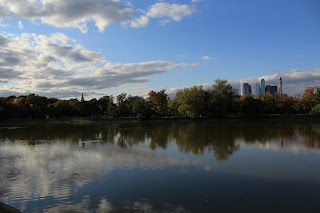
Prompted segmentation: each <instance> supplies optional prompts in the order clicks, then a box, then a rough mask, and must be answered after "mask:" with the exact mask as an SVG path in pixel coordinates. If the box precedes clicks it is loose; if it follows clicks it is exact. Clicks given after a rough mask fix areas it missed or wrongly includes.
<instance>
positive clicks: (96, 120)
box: [0, 114, 320, 124]
mask: <svg viewBox="0 0 320 213" xmlns="http://www.w3.org/2000/svg"><path fill="white" fill-rule="evenodd" d="M161 121H163V122H166V121H177V122H179V121H219V122H224V121H320V118H319V117H315V116H312V115H308V114H298V115H282V114H273V115H266V116H264V117H262V118H255V119H247V118H244V117H241V116H227V117H224V118H212V117H196V118H191V117H188V116H171V117H155V118H148V119H137V118H136V117H120V118H68V117H66V118H57V119H55V118H54V119H7V120H2V121H1V122H0V123H2V124H5V123H109V122H161Z"/></svg>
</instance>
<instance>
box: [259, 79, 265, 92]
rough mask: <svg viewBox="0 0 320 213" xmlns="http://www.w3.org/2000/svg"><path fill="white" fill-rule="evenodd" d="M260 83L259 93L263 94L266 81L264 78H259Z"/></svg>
mask: <svg viewBox="0 0 320 213" xmlns="http://www.w3.org/2000/svg"><path fill="white" fill-rule="evenodd" d="M260 85H261V88H260V91H261V94H262V95H264V94H265V92H266V81H265V80H264V79H261V84H260Z"/></svg>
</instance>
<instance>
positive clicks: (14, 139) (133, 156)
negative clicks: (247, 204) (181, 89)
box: [0, 121, 320, 212]
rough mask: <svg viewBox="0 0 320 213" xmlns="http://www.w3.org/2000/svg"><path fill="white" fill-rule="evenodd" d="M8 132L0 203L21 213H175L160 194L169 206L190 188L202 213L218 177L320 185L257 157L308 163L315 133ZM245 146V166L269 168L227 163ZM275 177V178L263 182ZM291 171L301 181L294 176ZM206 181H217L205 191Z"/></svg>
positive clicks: (176, 129)
mask: <svg viewBox="0 0 320 213" xmlns="http://www.w3.org/2000/svg"><path fill="white" fill-rule="evenodd" d="M15 127H19V128H13V126H3V127H2V128H1V129H0V171H1V174H0V179H1V181H0V198H1V201H4V202H7V203H9V204H11V205H13V206H15V207H16V208H18V209H21V210H24V211H26V212H29V211H48V212H61V211H62V210H63V211H67V210H70V211H79V212H81V209H82V210H86V211H87V212H91V211H92V212H109V211H122V210H130V211H137V212H155V211H157V210H159V209H162V210H163V211H169V212H171V211H181V212H185V211H187V209H188V208H187V207H186V206H187V205H188V203H181V202H180V201H179V200H184V199H183V198H181V199H179V198H177V199H178V200H175V199H174V198H171V199H169V198H168V197H170V196H169V195H167V194H166V193H167V191H170V190H173V192H170V193H172V194H173V195H175V196H178V197H179V196H182V197H183V196H193V195H190V194H188V193H186V186H188V187H191V188H192V187H193V185H190V183H192V184H195V185H197V187H195V188H196V189H192V190H193V191H189V190H191V189H190V188H188V191H187V192H189V193H190V192H192V193H194V194H195V195H197V194H199V193H200V194H203V197H201V196H200V197H201V201H199V202H200V204H201V203H202V204H203V202H204V203H206V202H207V201H206V200H207V197H206V196H208V197H210V196H212V195H211V194H210V193H212V192H211V191H210V192H209V191H206V190H207V188H210V187H211V188H212V187H213V188H214V190H215V191H219V190H220V191H221V193H224V191H225V190H226V188H221V186H220V185H214V184H217V183H221V182H223V181H225V178H226V177H225V175H222V173H223V174H226V173H232V172H233V175H241V177H243V176H250V177H253V176H255V177H259V178H261V179H263V178H267V177H268V178H271V176H273V177H275V178H277V180H278V181H279V180H284V179H288V177H287V176H285V175H286V174H289V175H290V176H291V177H290V178H291V180H290V181H298V180H299V181H306V180H307V181H312V182H316V181H317V180H319V177H320V176H319V174H318V173H319V172H318V173H315V172H314V168H313V167H312V164H309V165H308V166H309V167H308V168H307V167H306V164H301V165H298V164H294V165H292V164H288V162H287V161H283V162H284V163H283V166H284V167H281V168H280V167H279V165H278V167H277V166H275V165H273V164H272V163H271V162H272V161H271V159H272V158H277V155H274V154H272V153H269V154H268V156H264V158H262V157H261V156H262V155H261V154H263V155H265V153H260V152H259V150H271V151H272V152H273V151H279V150H282V151H286V152H288V153H294V154H297V153H309V152H311V153H313V154H316V155H318V153H319V151H320V145H319V142H320V125H319V124H312V123H311V124H293V123H272V122H270V123H263V124H262V123H257V122H250V123H247V122H215V121H212V122H211V121H195V122H142V123H132V122H131V123H125V122H123V123H95V124H48V123H46V124H32V125H31V124H30V125H29V124H25V125H18V126H15ZM247 147H249V148H253V149H254V151H255V152H254V153H259V154H258V157H257V156H255V157H256V158H255V159H254V160H253V161H256V162H260V163H261V164H262V163H264V164H265V158H270V159H268V162H269V164H268V165H267V166H265V167H264V168H263V169H261V168H260V170H259V167H261V166H260V165H254V166H252V165H251V166H250V165H248V163H247V161H248V160H247V159H245V157H246V156H248V155H241V156H244V157H242V158H239V157H237V159H235V160H229V159H230V158H231V157H233V156H235V157H236V156H239V155H236V154H235V153H241V152H245V151H246V148H247ZM249 151H250V150H249ZM252 153H253V152H252ZM290 157H291V156H290ZM239 159H240V160H239ZM250 160H251V161H252V159H250ZM276 160H277V159H276ZM226 162H228V163H229V164H226ZM292 162H294V160H292ZM296 162H298V160H296ZM301 162H302V161H300V163H301ZM302 163H303V162H302ZM241 164H242V165H243V166H239V165H241ZM251 164H252V162H251ZM279 164H281V163H279ZM299 166H301V168H299ZM253 168H254V169H253ZM276 169H279V170H281V169H282V170H283V171H280V172H279V171H277V173H274V174H272V172H275V171H276ZM255 171H259V175H257V174H255V173H257V172H255ZM301 171H302V172H303V174H304V176H302V175H300V176H299V174H296V173H301ZM218 174H219V175H221V177H220V176H219V175H218ZM270 174H271V175H270ZM217 175H218V176H217ZM312 175H313V177H312ZM235 177H236V178H233V176H232V177H229V179H230V180H231V179H232V183H233V184H234V182H235V180H237V181H238V180H239V179H240V180H241V178H240V177H238V176H235ZM215 178H216V180H219V181H216V182H215V183H212V181H213V180H215ZM290 178H289V179H290ZM294 178H296V179H294ZM195 179H196V180H197V181H198V182H197V183H195V182H194V180H195ZM227 180H228V179H227ZM245 181H247V180H245ZM199 182H200V183H199ZM247 182H248V181H247ZM172 183H174V184H172ZM202 183H203V185H201V184H202ZM208 183H210V184H209V186H208V185H206V184H208ZM99 184H100V185H101V187H98V186H100V185H99ZM171 184H172V185H171ZM277 184H278V183H277ZM277 184H276V185H277ZM155 185H156V186H157V188H156V189H155ZM88 186H90V187H88ZM148 186H149V188H148ZM231 186H232V184H231ZM277 186H278V185H277ZM114 187H115V188H114ZM219 187H220V188H219ZM93 188H94V189H95V190H93ZM142 188H143V190H142ZM271 188H272V187H271ZM275 188H276V187H275ZM315 189H317V188H314V189H313V190H315ZM91 190H92V192H90V191H91ZM154 190H155V191H156V192H154ZM239 190H240V189H239ZM243 190H246V189H241V190H240V191H239V193H238V195H239V196H240V197H239V198H241V197H243V196H244V194H245V192H242V191H243ZM310 190H311V189H310ZM96 193H98V195H97V194H96ZM139 193H140V194H139ZM154 193H156V195H155V194H154ZM185 193H186V194H188V195H184V194H185ZM206 193H207V194H206ZM221 193H220V195H221ZM232 193H234V192H232ZM241 193H242V194H241ZM243 193H244V194H243ZM252 193H254V192H252ZM124 194H126V198H124ZM236 194H237V193H236ZM164 195H165V196H164ZM195 195H194V196H195ZM209 195H210V196H209ZM150 197H154V199H153V200H152V199H151V198H150ZM164 197H165V198H164ZM198 197H199V196H196V197H195V198H194V199H195V200H196V199H200V198H198ZM120 199H122V200H121V201H119V200H120ZM145 199H147V200H145ZM187 199H190V198H189V197H187ZM163 200H169V201H170V202H169V201H168V202H167V201H163ZM159 201H161V202H160V203H159ZM196 201H197V200H196ZM197 202H198V201H197ZM199 202H198V203H197V204H199ZM155 203H156V205H154V204H155ZM202 204H201V205H202ZM39 206H41V208H40V207H39ZM190 208H191V207H189V209H190ZM194 208H197V207H194Z"/></svg>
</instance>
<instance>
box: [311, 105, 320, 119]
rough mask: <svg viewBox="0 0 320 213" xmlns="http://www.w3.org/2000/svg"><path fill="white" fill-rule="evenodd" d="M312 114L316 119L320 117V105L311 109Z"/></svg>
mask: <svg viewBox="0 0 320 213" xmlns="http://www.w3.org/2000/svg"><path fill="white" fill-rule="evenodd" d="M311 114H312V115H314V116H315V117H320V104H318V105H316V106H314V107H313V108H312V109H311Z"/></svg>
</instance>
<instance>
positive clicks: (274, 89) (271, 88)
mask: <svg viewBox="0 0 320 213" xmlns="http://www.w3.org/2000/svg"><path fill="white" fill-rule="evenodd" d="M277 89H278V88H277V86H270V94H273V93H275V92H277V91H278V90H277Z"/></svg>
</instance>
